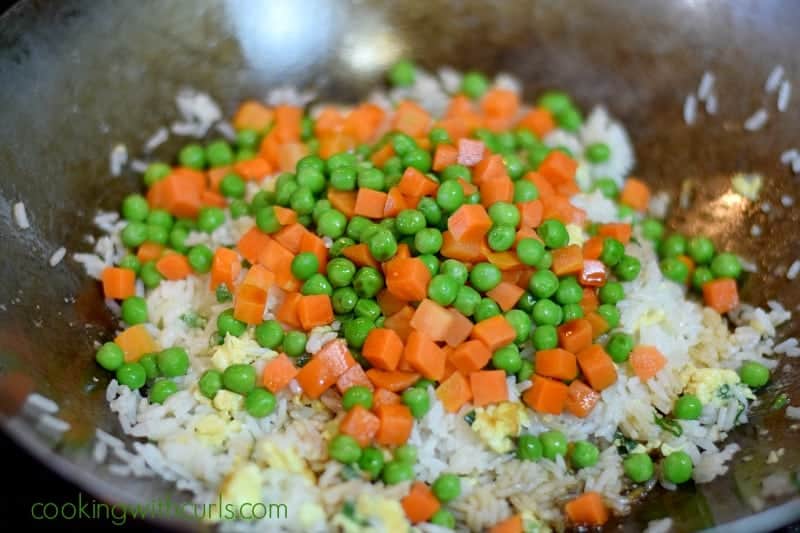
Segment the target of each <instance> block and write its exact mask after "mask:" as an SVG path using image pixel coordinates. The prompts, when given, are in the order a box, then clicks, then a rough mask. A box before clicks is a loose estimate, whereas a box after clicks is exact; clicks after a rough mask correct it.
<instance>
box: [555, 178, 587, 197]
mask: <svg viewBox="0 0 800 533" xmlns="http://www.w3.org/2000/svg"><path fill="white" fill-rule="evenodd" d="M579 192H581V188H580V187H578V184H577V183H575V182H574V181H565V182H564V183H559V184H558V185H556V193H557V194H558V195H560V196H564V197H566V198H570V197H572V196H575V195H576V194H578V193H579Z"/></svg>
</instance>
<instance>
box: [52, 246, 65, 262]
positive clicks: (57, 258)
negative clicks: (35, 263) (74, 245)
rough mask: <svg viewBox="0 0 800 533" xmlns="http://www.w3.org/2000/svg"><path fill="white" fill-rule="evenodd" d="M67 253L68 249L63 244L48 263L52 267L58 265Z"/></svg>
mask: <svg viewBox="0 0 800 533" xmlns="http://www.w3.org/2000/svg"><path fill="white" fill-rule="evenodd" d="M65 255H67V249H66V248H64V247H63V246H62V247H60V248H59V249H58V250H56V251H55V252H53V255H51V256H50V260H49V261H48V263H50V266H51V267H55V266H58V264H59V263H60V262H61V261H62V260H63V259H64V256H65Z"/></svg>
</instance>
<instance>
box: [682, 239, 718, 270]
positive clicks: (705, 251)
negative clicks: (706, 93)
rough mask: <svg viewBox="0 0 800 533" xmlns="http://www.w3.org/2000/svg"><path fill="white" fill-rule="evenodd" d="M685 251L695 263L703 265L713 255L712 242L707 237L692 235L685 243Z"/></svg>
mask: <svg viewBox="0 0 800 533" xmlns="http://www.w3.org/2000/svg"><path fill="white" fill-rule="evenodd" d="M686 251H687V253H688V254H689V257H691V258H692V259H693V260H694V262H695V263H697V264H698V265H705V264H707V263H709V262H710V261H711V259H712V258H713V257H714V251H715V250H714V243H713V242H711V239H709V238H708V237H692V238H691V239H689V242H688V243H686Z"/></svg>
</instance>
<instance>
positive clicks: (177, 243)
mask: <svg viewBox="0 0 800 533" xmlns="http://www.w3.org/2000/svg"><path fill="white" fill-rule="evenodd" d="M187 237H189V230H188V229H186V228H184V227H182V226H176V227H174V228H172V231H170V232H169V239H168V240H169V245H170V247H172V248H173V249H174V250H177V251H178V252H180V253H182V254H183V253H186V252H187V251H188V247H187V246H186V239H187Z"/></svg>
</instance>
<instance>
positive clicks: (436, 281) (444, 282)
mask: <svg viewBox="0 0 800 533" xmlns="http://www.w3.org/2000/svg"><path fill="white" fill-rule="evenodd" d="M459 288H460V286H459V284H458V281H456V280H455V279H453V278H451V277H450V276H446V275H444V274H439V275H436V276H434V277H433V278H432V279H431V281H430V283H429V284H428V298H430V299H431V300H433V301H434V302H436V303H438V304H441V305H444V306H448V305H450V304H452V303H453V302H454V301H455V299H456V296H457V295H458V289H459Z"/></svg>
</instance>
